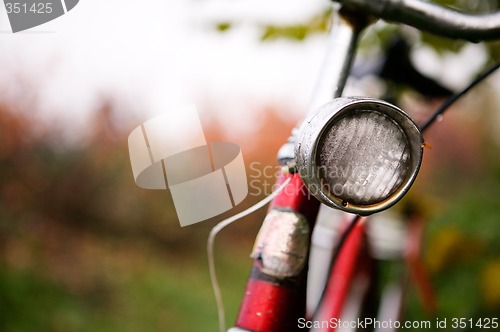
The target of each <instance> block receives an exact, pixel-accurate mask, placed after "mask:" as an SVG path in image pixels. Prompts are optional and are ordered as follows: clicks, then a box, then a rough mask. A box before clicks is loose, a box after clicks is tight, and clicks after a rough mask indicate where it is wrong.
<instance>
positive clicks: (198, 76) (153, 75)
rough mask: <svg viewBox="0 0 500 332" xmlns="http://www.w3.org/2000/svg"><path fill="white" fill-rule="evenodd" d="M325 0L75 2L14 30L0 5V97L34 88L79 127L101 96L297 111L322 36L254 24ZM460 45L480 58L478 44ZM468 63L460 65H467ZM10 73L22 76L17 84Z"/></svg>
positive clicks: (148, 108)
mask: <svg viewBox="0 0 500 332" xmlns="http://www.w3.org/2000/svg"><path fill="white" fill-rule="evenodd" d="M329 3H330V2H329V0H273V1H268V0H143V1H140V2H138V1H126V0H105V1H104V0H81V1H80V3H79V4H78V5H77V6H76V7H75V8H74V9H73V10H71V11H70V12H68V13H67V14H65V15H64V16H62V17H60V18H58V19H56V20H54V21H51V22H49V23H47V24H44V25H41V26H39V27H35V28H33V29H30V30H28V31H26V32H21V33H16V34H12V33H11V32H10V27H9V24H8V19H7V15H6V12H5V8H4V7H3V6H0V8H1V9H0V31H1V33H0V65H1V70H0V87H1V91H0V97H3V98H7V99H9V98H11V99H12V98H13V99H16V100H19V99H22V98H23V96H29V95H32V94H33V93H35V94H36V96H37V98H38V102H39V104H40V105H41V109H42V111H43V114H44V115H45V117H46V118H50V119H57V121H65V122H66V123H67V126H68V128H71V127H72V126H74V127H75V128H79V129H82V128H84V126H83V125H82V124H83V123H84V120H85V119H86V118H87V115H88V114H89V111H91V110H93V109H94V108H95V106H96V105H98V103H99V102H100V101H101V99H102V97H103V96H113V98H114V99H115V100H118V101H119V102H120V103H121V108H123V110H124V111H123V112H124V113H123V115H124V116H125V112H126V111H127V112H128V111H130V110H132V111H134V112H135V113H134V114H133V116H134V119H137V120H146V119H148V118H150V117H151V116H153V115H154V114H159V113H161V112H165V111H168V110H172V109H175V108H177V107H181V106H185V105H187V104H192V103H194V104H197V105H198V107H199V109H200V112H201V113H202V116H203V112H206V111H207V110H204V109H203V106H206V105H208V104H210V106H211V109H210V111H215V112H217V113H218V114H223V116H224V118H225V119H226V120H225V121H228V123H229V122H231V126H230V127H231V128H236V130H241V129H242V128H243V129H244V128H245V127H248V126H249V125H250V124H252V123H255V122H256V121H258V114H256V113H255V111H256V110H258V109H259V108H261V107H262V106H266V105H282V106H288V108H289V110H290V112H292V113H294V115H295V116H298V113H299V112H301V111H302V110H304V109H306V105H307V102H308V99H309V96H310V93H311V89H312V87H313V83H314V80H315V77H316V75H317V73H318V71H319V65H320V63H321V59H322V56H323V54H324V46H325V38H326V37H325V36H324V35H318V36H312V37H311V38H308V39H307V40H306V41H305V42H293V41H273V42H266V43H262V42H260V40H259V37H260V35H261V31H260V30H259V26H260V25H259V24H258V23H274V24H286V23H289V24H297V23H300V22H302V21H305V20H307V19H308V18H310V17H311V16H312V15H315V14H317V13H319V12H321V10H322V9H324V8H326V7H328V6H329ZM217 21H234V22H238V24H237V25H236V26H235V27H234V28H232V29H230V30H229V31H228V32H226V33H223V34H222V33H219V32H217V31H215V29H214V26H213V23H214V22H217ZM467 52H469V53H470V54H469V53H468V55H467V57H470V56H473V57H476V59H478V57H481V51H480V50H478V48H477V47H476V48H474V47H472V48H471V49H470V50H469V51H467ZM420 53H421V58H422V59H423V60H422V61H423V63H424V64H425V65H424V67H426V68H427V70H428V71H429V72H430V73H434V74H439V73H441V72H442V71H443V67H440V63H439V61H437V62H436V61H433V57H434V58H435V54H432V52H430V53H429V52H426V51H425V50H423V51H420ZM483 55H484V54H483ZM483 58H484V56H483ZM434 60H435V59H434ZM422 61H421V62H422ZM482 61H484V60H482ZM480 62H481V61H477V62H476V63H479V66H480V65H481V63H480ZM473 67H474V66H467V69H470V70H469V72H472V71H473V70H474V68H473ZM452 72H455V73H456V74H457V75H458V76H460V75H462V76H464V75H465V76H466V75H467V70H459V71H452ZM464 72H465V74H464ZM469 75H470V74H469ZM455 76H456V75H455ZM13 78H16V79H19V78H20V79H22V80H23V81H25V82H28V83H29V84H27V85H25V84H23V85H22V87H23V89H24V90H21V89H20V88H19V87H20V86H19V85H16V84H14V83H13V82H16V80H15V79H13ZM450 81H451V82H452V83H453V82H455V83H460V82H459V79H457V78H456V77H452V78H451V80H450ZM26 89H28V91H26ZM119 106H120V105H119ZM126 114H128V113H126ZM235 123H236V125H235ZM238 123H239V124H241V126H238V125H237V124H238ZM71 130H73V129H71Z"/></svg>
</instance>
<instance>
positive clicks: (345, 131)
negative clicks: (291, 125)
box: [295, 98, 423, 215]
mask: <svg viewBox="0 0 500 332" xmlns="http://www.w3.org/2000/svg"><path fill="white" fill-rule="evenodd" d="M422 145H423V139H422V136H421V134H420V132H419V130H418V128H417V126H416V125H415V124H414V122H413V121H412V120H411V119H410V118H409V117H408V116H407V115H406V114H405V113H404V112H403V111H402V110H400V109H399V108H397V107H396V106H393V105H391V104H389V103H387V102H384V101H380V100H375V99H371V98H338V99H335V100H333V101H332V102H329V103H328V104H326V105H324V106H322V107H320V108H319V109H318V110H317V111H316V112H315V113H314V114H313V115H312V116H311V117H310V118H309V119H307V120H306V121H305V122H304V124H303V125H302V127H301V129H300V131H299V136H298V140H297V144H296V148H295V150H296V159H297V166H298V169H299V172H300V175H301V177H302V179H303V181H304V183H306V185H307V186H308V189H309V191H310V193H311V194H313V195H314V196H315V197H317V198H318V199H319V200H320V201H322V202H323V203H325V204H327V205H329V206H331V207H336V208H340V209H342V210H345V211H348V212H353V213H357V214H360V215H368V214H371V213H374V212H377V211H381V210H384V209H386V208H388V207H390V206H392V205H393V204H395V203H396V202H397V201H398V200H399V199H400V198H401V197H402V196H403V195H404V194H405V193H406V191H408V189H409V187H410V186H411V184H412V183H413V181H414V179H415V177H416V175H417V173H418V169H419V167H420V163H421V160H422Z"/></svg>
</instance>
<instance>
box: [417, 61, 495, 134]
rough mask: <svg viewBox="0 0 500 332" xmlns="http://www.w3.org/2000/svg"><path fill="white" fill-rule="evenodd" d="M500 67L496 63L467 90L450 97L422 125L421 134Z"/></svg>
mask: <svg viewBox="0 0 500 332" xmlns="http://www.w3.org/2000/svg"><path fill="white" fill-rule="evenodd" d="M499 67H500V62H497V63H495V64H494V65H493V66H491V67H489V68H488V69H487V70H485V71H484V72H483V73H482V74H481V75H479V76H478V77H477V78H476V79H475V80H473V81H472V82H471V83H470V84H469V85H468V86H467V87H465V89H463V90H462V91H460V92H457V93H455V94H454V95H452V96H450V97H449V98H448V99H447V100H446V101H445V102H444V103H442V104H441V106H439V108H438V109H437V110H436V111H435V112H434V114H433V115H432V116H431V117H430V118H429V119H428V120H427V121H426V122H424V123H423V124H422V125H420V127H419V129H420V132H422V133H423V132H424V131H425V130H426V129H427V128H429V127H430V125H431V124H433V123H434V122H435V121H436V120H437V119H438V118H439V117H440V116H441V115H443V113H444V112H445V111H446V110H447V109H448V108H449V107H450V106H451V105H453V104H454V103H455V102H456V101H457V100H458V99H460V97H462V96H464V95H465V94H466V93H467V92H469V91H470V90H471V89H472V88H473V87H475V86H476V85H477V84H479V83H480V82H481V81H483V80H484V79H485V78H487V77H488V76H490V74H492V73H494V72H495V70H497V69H498V68H499Z"/></svg>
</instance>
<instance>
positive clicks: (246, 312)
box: [209, 0, 500, 332]
mask: <svg viewBox="0 0 500 332" xmlns="http://www.w3.org/2000/svg"><path fill="white" fill-rule="evenodd" d="M335 2H336V3H335V4H334V6H333V7H334V10H333V19H332V27H331V31H330V37H329V49H328V52H327V56H326V58H325V63H324V65H323V71H322V73H321V76H320V78H319V80H318V83H317V86H316V88H315V90H314V95H313V97H312V101H311V104H310V108H309V114H308V116H307V117H306V119H305V120H304V122H303V123H302V124H301V125H300V127H298V128H296V129H294V131H293V132H292V135H291V137H290V139H289V141H288V142H287V143H286V144H285V145H284V146H283V147H282V148H281V149H280V151H279V152H278V161H279V163H280V165H281V166H282V167H283V172H282V174H281V175H280V176H279V177H278V179H277V185H278V186H280V187H279V189H278V190H277V192H275V193H274V194H273V195H272V196H271V197H270V199H272V202H271V205H270V207H269V212H268V214H267V216H266V218H265V219H264V222H263V225H262V228H261V230H260V231H259V234H258V236H257V239H256V241H255V246H254V250H253V252H252V254H251V257H252V258H253V260H254V261H253V266H252V270H251V273H250V277H249V279H248V282H247V286H246V291H245V294H244V297H243V300H242V304H241V307H240V311H239V315H238V317H237V319H236V324H235V326H234V327H232V328H230V329H229V331H230V332H249V331H268V332H278V331H296V330H301V329H309V330H311V331H334V330H340V329H341V328H345V327H346V326H339V324H338V323H339V321H340V319H341V317H343V315H346V311H350V312H351V316H350V317H351V318H353V317H358V318H361V317H364V318H368V317H374V316H376V313H374V312H373V310H374V309H373V308H374V306H373V305H370V304H371V303H370V301H373V299H374V298H375V296H374V292H376V291H375V289H374V286H375V280H376V276H377V266H376V262H375V261H374V258H373V257H372V256H371V255H370V253H369V249H368V244H367V239H366V227H367V222H366V218H367V217H368V216H369V215H372V214H375V213H377V212H381V211H384V210H387V209H389V208H390V207H392V206H393V205H395V204H396V203H397V202H399V201H400V200H401V198H402V197H403V196H404V195H405V194H406V193H407V192H408V190H409V189H410V187H411V185H412V184H413V182H414V180H415V178H416V176H417V174H418V171H419V168H420V164H421V160H422V155H423V150H424V147H425V141H424V139H423V137H422V133H423V132H425V130H426V129H427V128H428V127H429V126H430V125H431V124H432V123H434V122H435V121H436V119H438V118H439V116H441V115H442V113H443V112H444V111H445V110H446V109H447V108H448V107H449V105H451V104H452V103H453V102H455V101H456V100H457V99H458V98H460V97H461V96H462V95H464V94H465V93H466V92H468V91H469V90H470V89H472V88H473V87H474V86H475V85H476V84H478V83H479V82H480V81H482V80H483V79H484V78H485V77H487V76H488V75H489V74H491V73H492V72H493V71H494V70H496V69H497V68H498V67H499V66H500V64H496V65H495V66H493V67H492V68H490V69H489V70H488V71H486V72H485V73H484V74H483V75H481V76H480V77H479V78H478V79H476V80H475V81H474V82H472V83H471V84H470V85H469V86H468V87H467V88H466V89H465V90H464V91H461V92H460V93H458V94H455V95H453V96H452V97H451V98H450V99H448V100H447V101H446V102H445V103H444V104H443V105H442V107H440V108H439V109H438V110H437V111H436V112H435V113H434V114H433V115H432V116H431V117H430V118H429V119H428V120H427V121H426V122H424V123H423V124H421V125H419V126H417V124H415V122H414V121H413V120H412V119H411V118H410V117H409V116H408V115H407V114H406V113H405V112H404V111H402V110H401V109H399V108H398V107H396V106H394V105H392V104H390V103H387V102H385V101H382V100H378V99H373V98H365V97H342V92H343V89H344V87H345V84H346V80H347V78H348V76H349V73H350V70H351V67H352V62H353V58H354V55H355V51H356V49H357V46H358V40H359V36H360V34H361V33H362V31H364V30H365V29H367V28H368V27H369V26H370V24H372V23H373V22H374V21H375V18H381V19H384V20H389V21H393V22H397V23H400V24H406V25H410V26H413V27H415V28H417V29H419V30H425V31H428V32H431V33H434V34H437V35H441V36H445V37H449V38H460V39H465V40H468V41H471V42H477V41H481V40H491V39H500V12H499V13H494V14H484V15H472V14H463V13H460V12H457V11H454V10H451V9H449V8H446V7H442V6H439V5H434V4H431V3H428V2H424V1H421V0H379V1H370V0H335ZM270 199H269V200H270ZM320 203H323V204H324V205H326V206H329V207H331V208H335V209H337V210H340V211H343V212H344V213H346V214H344V216H345V215H347V214H351V215H354V217H351V221H343V222H341V223H339V224H338V225H337V226H335V227H336V228H337V229H336V230H333V229H331V228H330V229H328V227H326V226H325V225H324V224H321V223H318V224H317V225H316V226H315V222H316V219H317V216H318V211H319V209H320ZM261 206H262V205H261ZM259 207H260V206H259ZM342 218H345V217H341V219H342ZM409 219H411V220H413V221H412V222H411V223H410V225H411V228H412V232H411V233H410V234H412V235H411V237H410V240H411V241H409V245H408V248H407V250H408V259H409V261H410V263H411V264H412V266H410V273H411V274H415V275H417V276H416V278H419V277H420V278H421V280H424V281H423V282H422V285H421V287H422V289H423V291H422V294H423V297H424V301H425V302H426V303H427V304H428V307H430V310H433V309H432V302H433V301H432V294H431V292H430V291H429V290H428V285H427V284H426V282H425V276H422V271H421V270H420V268H419V260H418V251H419V237H420V233H421V231H422V222H421V219H420V218H419V217H418V215H417V214H414V213H410V217H409ZM222 227H224V225H222V226H221V227H219V228H217V230H216V231H215V232H214V233H213V234H212V235H213V236H212V238H211V240H212V241H213V238H214V237H215V234H216V233H217V232H218V231H219V230H220V229H221V228H222ZM339 233H341V235H340V236H339V235H338V234H339ZM325 234H327V235H325ZM335 237H337V241H336V244H335V245H333V242H332V241H333V240H334V238H335ZM311 238H312V240H311ZM311 241H312V242H311ZM211 243H212V242H211V241H210V240H209V256H210V246H211ZM318 243H323V244H325V243H326V245H324V248H323V249H325V248H326V254H325V255H323V257H321V258H318V257H319V256H314V255H312V256H313V257H309V256H310V253H311V250H312V249H314V248H313V247H314V245H317V244H318ZM328 247H330V249H335V250H333V251H331V250H330V251H329V250H328ZM333 247H334V248H333ZM314 259H320V260H321V261H322V263H320V264H322V265H323V271H322V272H320V273H319V275H323V277H321V276H320V278H319V279H322V278H323V279H324V280H323V281H320V282H318V284H319V286H318V287H319V288H318V289H320V290H319V291H318V290H315V291H314V293H316V295H315V296H313V297H312V298H310V299H309V300H308V302H309V303H307V305H306V293H307V279H308V276H307V274H308V265H309V264H310V263H313V260H314ZM328 260H330V263H329V262H328ZM313 271H317V270H313ZM211 272H212V277H213V278H214V277H215V272H214V271H213V269H212V270H211ZM310 277H311V276H310ZM214 279H215V278H214ZM323 286H324V287H323ZM321 289H323V290H321ZM309 291H310V290H309ZM310 292H311V291H310ZM395 298H396V299H397V301H396V302H397V303H396V304H392V305H389V309H390V310H389V311H392V312H390V313H389V314H387V316H386V317H390V318H391V319H399V318H401V314H402V313H401V308H402V301H403V298H404V287H403V288H400V289H398V290H397V291H396V296H395ZM216 299H217V301H218V302H219V303H220V302H221V300H220V294H218V293H217V291H216ZM306 307H307V308H306ZM382 307H383V305H382ZM219 320H220V322H221V331H224V330H225V328H224V323H223V322H224V316H223V314H221V312H219ZM315 322H319V324H315ZM322 322H327V324H323V323H322ZM332 322H333V323H337V324H332ZM496 324H497V325H496V326H497V327H498V322H497V323H496ZM355 325H356V324H355ZM347 328H349V329H351V330H358V329H364V328H365V327H364V326H359V324H358V325H356V326H347ZM374 328H377V327H376V326H375V327H374V326H373V324H370V327H369V328H367V330H372V329H374ZM380 328H384V327H379V329H380ZM389 328H390V329H391V330H396V329H398V328H400V326H394V327H392V326H391V327H389Z"/></svg>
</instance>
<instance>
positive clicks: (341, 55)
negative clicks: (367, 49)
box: [309, 9, 368, 112]
mask: <svg viewBox="0 0 500 332" xmlns="http://www.w3.org/2000/svg"><path fill="white" fill-rule="evenodd" d="M367 23H368V18H367V17H366V16H364V15H361V16H360V15H359V14H357V13H351V12H349V11H347V10H344V9H340V10H334V11H333V15H332V26H331V29H330V34H329V40H328V46H327V51H326V56H325V58H324V60H323V65H322V67H321V72H320V75H319V78H318V81H317V82H316V86H315V88H314V92H313V95H312V98H311V101H310V104H309V112H311V111H312V110H314V109H316V108H318V107H319V106H321V105H323V104H325V103H326V102H328V101H330V100H332V99H333V98H337V97H340V96H341V95H342V91H343V90H344V87H345V84H346V81H347V77H348V76H349V72H350V69H351V64H352V61H353V59H354V55H355V53H356V46H357V42H358V38H359V35H360V33H361V31H362V30H363V28H364V27H365V26H366V25H367Z"/></svg>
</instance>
